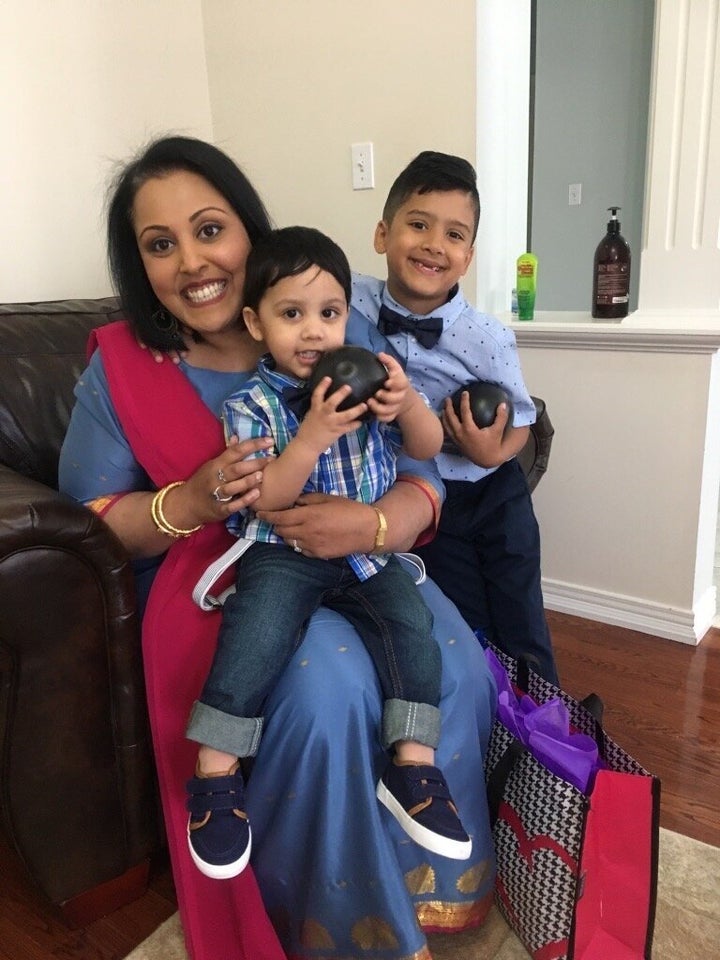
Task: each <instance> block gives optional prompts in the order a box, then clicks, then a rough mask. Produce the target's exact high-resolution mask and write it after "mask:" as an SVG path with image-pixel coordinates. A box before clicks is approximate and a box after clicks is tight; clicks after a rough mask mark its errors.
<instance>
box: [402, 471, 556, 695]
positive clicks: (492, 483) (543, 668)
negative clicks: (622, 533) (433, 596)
mask: <svg viewBox="0 0 720 960" xmlns="http://www.w3.org/2000/svg"><path fill="white" fill-rule="evenodd" d="M445 486H446V487H447V499H446V500H445V504H444V506H443V509H442V514H441V516H440V525H439V529H438V532H437V536H436V537H435V539H434V540H433V541H432V542H431V543H429V544H428V545H427V546H424V547H421V548H419V549H416V550H415V552H416V553H418V554H419V555H420V556H421V557H422V559H423V560H424V562H425V566H426V567H427V571H428V573H429V574H430V576H431V577H432V578H433V580H434V581H435V582H436V583H437V584H438V586H439V587H440V588H441V589H442V591H443V592H444V593H445V594H446V595H447V596H448V597H450V599H451V600H452V601H453V602H454V603H455V605H456V606H457V607H458V609H459V610H460V613H461V614H462V615H463V617H464V618H465V620H467V622H468V623H469V624H470V626H471V627H472V628H473V630H481V631H482V632H483V634H484V635H485V636H486V637H487V639H488V640H490V641H491V642H492V643H494V644H495V646H497V647H499V648H500V649H501V650H504V651H505V652H506V653H508V654H509V655H510V656H513V657H527V658H528V659H529V661H530V663H531V665H532V666H533V668H534V669H535V670H536V671H537V673H539V674H541V675H542V676H543V677H545V679H546V680H549V681H550V682H551V683H555V684H557V682H558V677H557V670H556V667H555V660H554V657H553V652H552V645H551V640H550V631H549V630H548V626H547V621H546V619H545V610H544V608H543V596H542V587H541V582H540V531H539V529H538V524H537V519H536V518H535V512H534V510H533V506H532V500H531V498H530V492H529V490H528V486H527V481H526V479H525V475H524V473H523V471H522V468H521V466H520V464H519V463H518V462H517V460H515V459H513V460H509V461H508V462H507V463H504V464H503V465H502V466H501V467H499V468H498V469H497V470H496V471H495V472H494V473H491V474H490V475H489V476H488V477H484V478H483V479H482V480H478V481H476V482H475V483H470V482H466V481H458V480H446V481H445Z"/></svg>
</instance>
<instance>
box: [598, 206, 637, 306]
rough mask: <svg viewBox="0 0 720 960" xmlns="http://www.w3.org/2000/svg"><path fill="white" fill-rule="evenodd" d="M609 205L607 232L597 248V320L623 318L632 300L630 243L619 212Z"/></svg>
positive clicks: (616, 208) (617, 208)
mask: <svg viewBox="0 0 720 960" xmlns="http://www.w3.org/2000/svg"><path fill="white" fill-rule="evenodd" d="M619 209H620V207H608V210H609V211H610V214H611V216H610V220H609V221H608V225H607V233H606V234H605V236H604V237H603V238H602V240H601V241H600V243H599V244H598V246H597V250H596V251H595V262H594V264H593V292H592V315H593V317H595V319H596V320H622V318H623V317H626V316H627V315H628V303H629V300H630V247H629V245H628V243H627V241H626V240H625V238H624V237H623V236H622V234H621V233H620V221H619V220H618V218H617V212H618V210H619Z"/></svg>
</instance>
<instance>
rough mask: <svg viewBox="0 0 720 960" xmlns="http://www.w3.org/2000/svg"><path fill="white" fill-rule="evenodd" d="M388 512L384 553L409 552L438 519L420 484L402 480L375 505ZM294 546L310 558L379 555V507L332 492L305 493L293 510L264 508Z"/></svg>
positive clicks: (261, 512) (267, 517)
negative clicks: (420, 488)
mask: <svg viewBox="0 0 720 960" xmlns="http://www.w3.org/2000/svg"><path fill="white" fill-rule="evenodd" d="M375 507H379V508H380V509H381V510H382V512H383V513H384V514H385V518H386V520H387V534H386V536H385V546H384V548H383V551H381V552H386V553H391V552H393V551H397V550H400V551H402V550H409V549H410V548H411V547H412V545H413V544H414V543H415V541H416V540H417V538H418V536H419V535H420V534H421V533H423V532H424V531H425V530H427V529H428V527H431V526H432V524H433V521H434V518H435V517H434V510H433V506H432V504H431V502H430V500H429V499H428V497H427V495H426V494H424V493H422V492H421V490H419V489H418V487H417V486H416V485H415V484H414V483H402V482H401V480H400V479H399V480H398V481H396V483H395V484H394V485H393V486H392V487H391V488H390V489H389V490H388V492H387V493H386V494H385V495H384V496H382V497H381V498H380V499H379V500H378V501H377V502H376V504H375ZM257 515H258V517H260V519H261V520H267V521H268V522H269V523H272V524H273V526H274V527H275V532H276V533H277V534H279V536H281V537H282V538H283V540H284V541H285V542H286V543H289V544H290V546H295V541H297V546H298V547H299V549H300V550H302V552H303V553H304V554H306V555H307V556H309V557H321V558H322V559H324V560H328V559H330V558H331V557H346V556H347V555H348V554H350V553H373V552H375V537H376V534H377V532H378V524H379V518H378V515H377V513H376V512H375V509H374V507H373V506H371V505H370V504H367V503H360V502H358V501H357V500H347V499H346V498H345V497H337V496H333V495H331V494H326V493H304V494H303V495H302V496H301V497H299V498H298V501H297V505H296V506H294V507H290V508H289V509H287V510H258V512H257Z"/></svg>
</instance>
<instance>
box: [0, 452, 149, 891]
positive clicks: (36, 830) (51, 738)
mask: <svg viewBox="0 0 720 960" xmlns="http://www.w3.org/2000/svg"><path fill="white" fill-rule="evenodd" d="M0 609H1V610H2V618H0V813H1V814H2V820H3V823H4V826H5V828H6V830H7V832H8V834H9V836H10V838H11V839H12V841H13V843H14V845H15V847H16V848H17V850H18V852H19V853H20V855H21V857H22V858H23V860H24V861H25V863H26V865H27V867H28V869H29V871H30V873H31V874H32V875H33V877H34V878H35V880H36V881H37V882H38V883H39V885H40V886H41V887H42V888H43V890H44V891H45V892H46V894H47V895H48V896H49V897H50V899H51V900H53V901H54V902H55V903H64V902H65V901H67V900H69V899H71V898H73V897H75V896H77V895H78V894H80V893H82V892H83V891H86V890H88V889H90V888H92V887H95V886H97V885H98V884H99V883H104V882H107V881H108V880H111V879H113V878H115V877H117V876H119V875H120V874H122V873H124V872H125V871H126V870H127V869H128V867H131V866H133V865H134V864H137V863H139V862H140V861H141V860H143V859H144V858H145V857H147V855H148V854H149V853H150V852H151V851H152V850H154V849H155V848H156V847H157V846H158V828H157V805H156V800H155V796H156V795H155V786H154V772H153V770H154V767H153V763H152V753H151V747H150V742H149V736H148V725H147V715H146V707H145V693H144V683H143V673H142V654H141V647H140V629H139V623H138V618H137V614H136V610H135V592H134V580H133V572H132V566H131V564H130V561H129V559H128V556H127V554H126V552H125V550H124V549H123V547H122V545H121V544H120V542H119V540H118V539H117V537H115V535H114V534H113V533H112V531H111V530H110V528H109V527H108V526H107V525H106V524H105V523H104V522H103V521H102V520H101V519H100V518H98V517H97V516H95V515H94V514H93V513H92V512H91V511H89V510H87V509H86V508H85V507H83V506H82V505H80V504H78V503H76V502H75V501H73V500H71V499H70V498H68V497H65V496H63V495H62V494H59V493H58V492H57V491H55V490H53V489H51V488H50V487H46V486H44V485H43V484H41V483H38V482H36V481H33V480H29V479H27V478H26V477H24V476H22V475H21V474H18V473H16V472H15V471H13V470H12V469H10V468H8V467H5V466H2V465H0Z"/></svg>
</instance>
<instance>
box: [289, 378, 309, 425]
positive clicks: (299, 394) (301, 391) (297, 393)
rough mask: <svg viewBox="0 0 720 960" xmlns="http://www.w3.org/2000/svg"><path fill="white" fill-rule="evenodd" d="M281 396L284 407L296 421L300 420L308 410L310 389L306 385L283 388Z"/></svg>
mask: <svg viewBox="0 0 720 960" xmlns="http://www.w3.org/2000/svg"><path fill="white" fill-rule="evenodd" d="M282 396H283V400H284V401H285V406H286V407H288V408H289V409H290V410H292V412H293V413H294V414H295V416H296V417H297V418H298V420H302V419H303V417H304V416H305V414H306V413H307V412H308V410H309V409H310V399H311V397H312V390H311V389H310V387H308V385H307V384H306V383H301V384H300V386H299V387H284V388H283V392H282Z"/></svg>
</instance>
